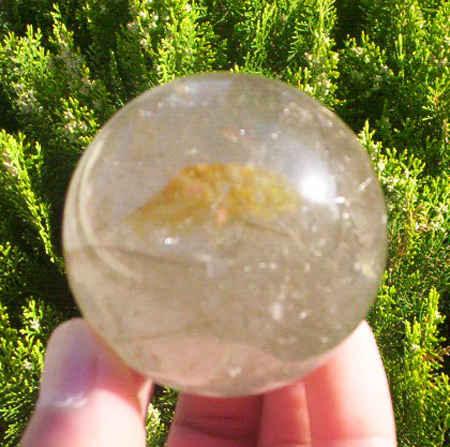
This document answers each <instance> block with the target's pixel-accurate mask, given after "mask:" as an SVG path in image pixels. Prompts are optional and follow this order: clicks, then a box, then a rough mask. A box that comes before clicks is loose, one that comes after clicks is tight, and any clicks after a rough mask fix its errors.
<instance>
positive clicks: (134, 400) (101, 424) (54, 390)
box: [21, 319, 151, 447]
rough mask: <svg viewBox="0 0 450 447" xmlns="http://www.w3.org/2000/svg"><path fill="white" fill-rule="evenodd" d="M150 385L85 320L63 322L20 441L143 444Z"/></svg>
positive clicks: (71, 446) (48, 445) (67, 445)
mask: <svg viewBox="0 0 450 447" xmlns="http://www.w3.org/2000/svg"><path fill="white" fill-rule="evenodd" d="M150 387H151V384H150V382H149V381H148V380H146V379H144V378H143V377H142V376H140V375H139V374H137V373H136V372H134V371H132V370H130V369H129V368H127V367H126V366H125V365H124V364H123V363H122V362H121V361H120V360H119V359H118V357H117V356H116V355H115V354H114V353H113V352H112V351H111V350H110V349H109V348H108V347H106V346H105V345H104V343H103V342H102V341H101V340H100V339H99V338H98V337H97V336H96V335H94V334H93V332H92V331H91V330H90V329H89V328H88V326H87V324H86V323H85V322H84V321H83V320H81V319H75V320H71V321H69V322H66V323H64V324H63V325H61V326H59V327H58V328H57V329H56V330H55V332H54V333H53V334H52V336H51V338H50V341H49V344H48V347H47V353H46V356H45V366H44V373H43V377H42V383H41V389H40V394H39V399H38V402H37V404H36V409H35V413H34V415H33V416H32V418H31V421H30V423H29V425H28V427H27V429H26V431H25V434H24V437H23V439H22V444H21V445H22V446H23V447H31V446H33V447H41V446H42V447H44V446H45V447H56V446H58V447H60V446H62V445H63V446H64V447H91V446H97V447H98V446H103V445H107V446H110V447H115V446H124V445H127V446H130V447H144V446H145V429H144V418H145V412H146V406H147V402H148V399H149V396H150Z"/></svg>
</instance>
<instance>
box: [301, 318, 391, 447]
mask: <svg viewBox="0 0 450 447" xmlns="http://www.w3.org/2000/svg"><path fill="white" fill-rule="evenodd" d="M304 382H305V384H306V395H307V401H308V409H309V416H310V421H311V438H312V445H313V446H314V447H322V446H327V447H369V446H377V447H387V446H389V447H392V446H395V445H396V442H395V439H396V437H395V426H394V417H393V412H392V406H391V399H390V395H389V387H388V383H387V380H386V376H385V373H384V368H383V364H382V361H381V358H380V355H379V352H378V348H377V346H376V343H375V339H374V336H373V334H372V331H371V329H370V327H369V325H368V324H367V323H366V322H364V323H362V324H360V326H359V327H358V328H357V329H356V330H355V332H354V333H353V334H352V335H351V337H350V338H349V339H348V340H346V341H345V342H344V343H343V344H342V345H341V346H339V347H338V348H337V349H336V351H335V352H334V353H333V355H332V357H331V358H330V359H329V361H327V363H326V364H325V365H323V366H322V367H320V368H319V369H318V370H316V371H315V372H313V373H312V374H310V375H309V376H307V377H306V378H305V380H304Z"/></svg>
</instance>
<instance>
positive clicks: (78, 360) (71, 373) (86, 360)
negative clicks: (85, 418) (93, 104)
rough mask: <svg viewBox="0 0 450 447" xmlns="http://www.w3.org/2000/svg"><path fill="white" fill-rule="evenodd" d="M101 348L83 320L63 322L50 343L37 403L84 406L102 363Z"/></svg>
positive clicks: (42, 405) (42, 404)
mask: <svg viewBox="0 0 450 447" xmlns="http://www.w3.org/2000/svg"><path fill="white" fill-rule="evenodd" d="M99 349H100V348H99V346H98V343H97V341H96V340H95V338H94V336H93V334H92V333H91V332H90V330H89V329H88V327H87V325H86V323H85V322H84V321H83V320H81V319H74V320H70V321H68V322H66V323H64V324H62V325H61V326H59V327H58V328H57V329H56V330H55V332H54V333H53V334H52V336H51V337H50V341H49V343H48V346H47V352H46V355H45V361H44V372H43V375H42V381H41V387H40V393H39V399H38V402H37V407H49V406H50V407H70V408H79V407H82V406H84V405H85V404H86V402H87V392H88V390H89V389H90V388H92V386H93V383H94V381H95V376H96V374H97V370H98V368H101V367H102V365H101V364H100V363H101V362H99V356H98V351H99Z"/></svg>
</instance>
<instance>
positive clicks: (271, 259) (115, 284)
mask: <svg viewBox="0 0 450 447" xmlns="http://www.w3.org/2000/svg"><path fill="white" fill-rule="evenodd" d="M63 243H64V255H65V260H66V268H67V274H68V278H69V282H70V285H71V288H72V290H73V293H74V296H75V298H76V300H77V302H78V304H79V307H80V309H81V311H82V314H83V315H84V316H85V318H86V319H87V321H88V322H89V323H90V324H91V326H92V327H93V328H94V329H95V331H96V332H97V333H98V334H99V335H100V336H101V337H102V338H103V339H104V340H105V341H106V342H107V343H108V344H109V345H110V346H111V347H112V348H113V349H114V350H115V351H116V352H117V354H118V355H119V356H120V357H121V358H122V359H123V360H124V361H125V362H126V363H127V364H129V365H130V366H131V367H133V368H134V369H136V370H137V371H139V372H141V373H143V374H144V375H146V376H148V377H150V378H151V379H153V380H154V381H156V382H158V383H160V384H163V385H166V386H170V387H174V388H176V389H179V390H182V391H186V392H189V393H196V394H202V395H207V396H237V395H249V394H255V393H262V392H265V391H268V390H271V389H274V388H276V387H280V386H284V385H286V384H288V383H290V382H292V381H294V380H296V379H298V378H300V377H302V376H303V375H305V374H307V373H309V372H310V371H312V370H313V369H314V368H316V367H318V366H319V365H320V364H321V363H322V362H324V361H325V360H326V358H327V356H328V355H329V354H330V352H332V350H333V349H334V348H335V347H336V346H337V345H338V344H339V343H341V342H342V341H343V340H344V339H345V338H346V337H347V336H348V335H349V334H350V333H351V332H352V331H353V330H354V329H355V328H356V326H357V325H358V323H359V322H360V321H361V320H363V319H364V318H365V315H366V313H367V311H368V309H369V306H370V305H371V302H372V300H373V299H374V297H375V294H376V290H377V287H378V283H379V279H380V276H381V274H382V271H383V268H384V262H385V251H386V250H385V249H386V214H385V207H384V200H383V195H382V191H381V189H380V186H379V184H378V181H377V178H376V176H375V175H374V172H373V171H372V169H371V166H370V162H369V158H368V156H367V154H366V152H365V151H364V149H363V148H362V147H361V146H360V144H359V143H358V140H357V138H356V137H355V135H354V134H353V133H352V131H351V130H350V129H349V128H348V127H347V126H346V125H345V124H344V123H343V122H342V121H341V120H340V119H339V118H338V117H337V116H336V115H335V114H334V113H332V112H331V111H329V110H328V109H326V108H325V107H323V106H322V105H320V104H319V103H318V102H317V101H315V100H314V99H312V98H311V97H309V96H307V95H306V94H304V93H302V92H300V91H299V90H297V89H295V88H293V87H290V86H287V85H285V84H283V83H281V82H278V81H274V80H268V79H265V78H263V77H259V76H256V75H248V74H238V73H234V74H233V73H207V74H200V75H194V76H191V77H186V78H182V79H178V80H175V81H174V82H171V83H169V84H166V85H163V86H159V87H156V88H153V89H151V90H149V91H147V92H146V93H144V94H142V95H141V96H139V97H138V98H136V99H135V100H133V101H131V102H130V103H129V104H128V105H127V106H126V107H124V108H123V109H122V110H120V111H119V112H118V113H117V114H116V115H115V116H114V117H113V118H112V119H111V120H110V121H109V122H108V123H107V124H106V125H105V126H104V127H103V128H102V129H101V131H100V132H99V133H98V135H97V136H96V137H95V138H94V140H93V141H92V143H91V144H90V146H89V147H88V149H87V150H86V151H85V153H84V154H83V156H82V158H81V160H80V163H79V165H78V167H77V169H76V171H75V174H74V176H73V178H72V181H71V185H70V188H69V192H68V195H67V200H66V208H65V215H64V229H63ZM355 361H356V360H355Z"/></svg>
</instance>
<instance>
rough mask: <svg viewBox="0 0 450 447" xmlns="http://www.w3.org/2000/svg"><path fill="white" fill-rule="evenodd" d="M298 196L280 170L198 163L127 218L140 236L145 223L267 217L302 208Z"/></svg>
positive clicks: (181, 224)
mask: <svg viewBox="0 0 450 447" xmlns="http://www.w3.org/2000/svg"><path fill="white" fill-rule="evenodd" d="M299 202H300V201H299V195H298V193H297V192H296V191H294V189H293V188H292V187H291V186H290V185H289V184H288V182H287V181H286V179H285V178H284V177H283V176H282V175H280V174H277V173H273V172H270V171H268V170H265V169H260V168H255V167H252V166H241V165H236V164H222V163H216V164H206V163H205V164H198V165H195V166H189V167H186V168H184V169H183V170H181V171H180V172H179V173H178V174H177V175H176V176H174V177H173V178H172V179H171V180H170V181H169V182H168V184H167V185H166V187H165V188H164V189H163V190H162V191H160V192H159V193H158V194H156V195H155V196H154V197H152V198H151V199H150V200H149V201H148V202H147V203H146V204H145V205H143V206H142V207H140V208H139V209H138V210H136V211H135V212H133V213H132V214H131V215H130V216H128V218H127V219H126V220H127V222H128V223H129V224H131V225H132V226H133V227H134V229H135V230H136V232H137V233H138V234H140V235H142V234H143V233H144V232H145V228H146V225H147V223H149V222H150V223H152V224H154V225H159V226H165V225H169V226H170V227H171V228H172V229H175V230H188V229H189V228H190V227H192V226H196V225H201V224H204V223H206V222H210V221H212V222H213V223H214V224H215V225H216V226H217V227H221V226H223V225H226V224H230V223H232V222H234V221H236V220H239V221H252V220H257V221H261V220H262V221H266V220H271V219H275V218H277V216H279V215H280V214H285V213H295V212H297V211H298V209H299Z"/></svg>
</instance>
